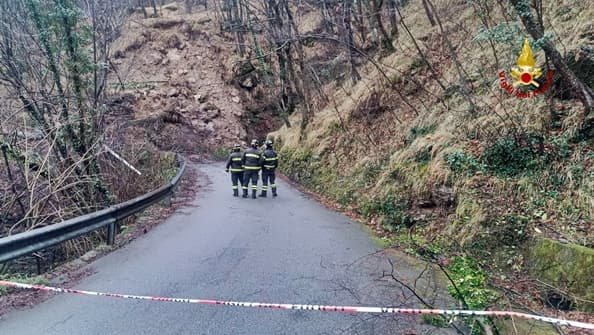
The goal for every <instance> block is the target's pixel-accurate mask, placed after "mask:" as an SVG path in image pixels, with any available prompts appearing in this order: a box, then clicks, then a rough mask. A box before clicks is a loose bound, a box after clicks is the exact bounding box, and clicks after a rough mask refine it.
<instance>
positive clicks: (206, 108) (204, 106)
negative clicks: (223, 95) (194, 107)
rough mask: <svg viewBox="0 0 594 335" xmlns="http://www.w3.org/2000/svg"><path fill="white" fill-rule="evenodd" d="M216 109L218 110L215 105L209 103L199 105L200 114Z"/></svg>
mask: <svg viewBox="0 0 594 335" xmlns="http://www.w3.org/2000/svg"><path fill="white" fill-rule="evenodd" d="M218 109H219V108H218V107H217V106H216V105H215V104H213V103H210V102H207V103H203V104H202V105H200V111H202V112H208V111H210V110H218Z"/></svg>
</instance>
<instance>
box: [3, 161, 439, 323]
mask: <svg viewBox="0 0 594 335" xmlns="http://www.w3.org/2000/svg"><path fill="white" fill-rule="evenodd" d="M197 168H199V169H200V170H202V171H203V172H204V173H206V174H207V175H208V177H209V179H210V181H211V184H210V185H209V186H208V187H207V188H206V189H202V190H201V192H200V193H199V195H198V197H197V198H196V200H195V201H194V203H193V204H194V205H195V206H191V207H188V208H184V209H182V210H181V212H180V213H177V214H175V215H174V216H172V217H170V218H169V219H168V220H167V221H166V222H164V223H162V224H161V225H159V226H158V227H156V228H155V229H153V230H151V231H150V232H149V233H147V234H146V235H144V236H142V237H140V238H138V239H137V240H135V241H134V242H132V243H130V244H129V245H127V246H125V247H123V248H121V249H119V250H116V251H114V252H112V253H111V254H109V255H107V256H104V257H102V258H100V259H98V260H97V261H95V262H93V263H92V264H90V265H89V267H91V268H92V270H93V272H94V273H93V274H92V275H90V276H88V277H86V278H85V279H83V280H82V281H81V282H80V283H79V284H78V285H77V286H76V288H79V289H84V290H93V291H105V292H115V293H127V294H137V295H151V296H167V297H179V298H200V299H220V300H233V301H253V302H267V303H294V304H323V305H356V306H360V305H364V306H395V307H398V306H408V307H414V306H415V305H412V303H411V302H410V301H404V300H403V298H402V296H403V291H402V290H400V288H399V287H398V286H396V285H395V284H394V283H393V281H391V280H388V279H382V271H384V270H385V271H388V272H389V271H390V269H391V267H390V266H389V264H388V263H387V262H386V261H385V259H384V258H383V257H379V256H378V255H377V254H376V255H372V254H374V253H375V252H376V251H377V250H378V249H379V247H378V246H377V245H375V244H374V242H373V241H372V239H371V238H370V236H369V235H368V234H367V233H366V232H365V231H364V230H363V228H362V227H361V226H360V225H359V224H357V223H354V222H352V221H351V220H349V219H348V218H346V217H345V216H343V215H340V214H337V213H335V212H332V211H329V210H327V209H326V208H324V207H323V206H322V205H320V204H318V203H317V202H315V201H313V200H311V199H308V198H307V197H306V196H305V195H304V194H302V193H300V192H299V191H297V190H295V189H291V188H290V187H289V186H288V185H287V184H285V183H283V182H278V184H279V186H278V189H279V197H277V198H270V197H269V198H266V199H263V198H258V199H257V200H253V199H242V198H234V197H232V196H231V194H232V191H231V185H230V180H229V177H228V176H227V175H226V174H225V173H224V172H223V168H224V167H223V166H222V165H221V164H210V165H198V166H197ZM369 255H372V256H369ZM399 270H400V271H405V270H406V269H399ZM445 333H446V330H444V329H435V328H432V327H430V326H427V325H425V324H423V322H422V321H421V318H420V317H419V316H385V315H383V316H382V315H380V316H378V315H372V314H344V313H336V312H320V311H296V310H270V309H256V308H244V307H229V306H205V305H194V304H178V303H165V302H152V301H139V300H126V299H116V298H108V297H94V296H81V295H66V294H61V295H55V296H53V297H52V298H50V299H48V300H47V301H45V302H43V303H41V304H39V305H37V306H35V307H34V308H31V309H27V310H22V311H16V312H12V313H9V314H7V315H5V316H4V317H3V318H2V320H1V321H0V334H2V335H9V334H10V335H20V334H23V335H25V334H26V335H33V334H43V335H51V334H101V335H104V334H146V335H152V334H155V335H164V334H405V335H406V334H445ZM447 333H451V332H450V331H447Z"/></svg>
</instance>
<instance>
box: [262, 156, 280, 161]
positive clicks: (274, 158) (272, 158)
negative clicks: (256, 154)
mask: <svg viewBox="0 0 594 335" xmlns="http://www.w3.org/2000/svg"><path fill="white" fill-rule="evenodd" d="M264 160H266V161H275V160H278V157H266V158H264Z"/></svg>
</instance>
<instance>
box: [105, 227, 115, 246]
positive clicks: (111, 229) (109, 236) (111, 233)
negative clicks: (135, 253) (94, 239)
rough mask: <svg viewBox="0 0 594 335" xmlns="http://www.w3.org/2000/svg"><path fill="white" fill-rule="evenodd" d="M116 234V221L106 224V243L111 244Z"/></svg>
mask: <svg viewBox="0 0 594 335" xmlns="http://www.w3.org/2000/svg"><path fill="white" fill-rule="evenodd" d="M115 236H116V222H112V223H110V224H108V225H107V245H113V244H114V243H115Z"/></svg>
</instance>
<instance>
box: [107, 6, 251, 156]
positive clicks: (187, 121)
mask: <svg viewBox="0 0 594 335" xmlns="http://www.w3.org/2000/svg"><path fill="white" fill-rule="evenodd" d="M161 14H162V16H161V17H157V18H148V19H142V18H141V15H140V14H135V16H133V17H132V18H131V19H130V20H129V21H128V24H127V25H126V26H125V27H124V30H123V32H122V36H121V37H120V38H119V39H118V41H116V43H115V46H114V53H113V54H114V57H113V58H114V60H113V65H114V69H115V70H116V71H114V73H112V77H111V83H112V88H113V90H114V91H116V92H123V93H124V94H128V96H130V98H131V99H132V101H133V102H132V106H131V107H132V108H133V111H134V116H133V124H134V125H138V126H140V127H142V128H145V129H148V130H150V131H149V133H150V135H149V137H150V140H151V141H152V142H153V143H155V144H156V145H157V146H159V147H160V148H162V149H165V150H184V151H189V152H208V153H212V152H215V151H217V150H220V149H221V148H229V147H231V146H232V145H233V143H236V142H238V141H242V140H245V136H246V131H245V127H244V126H242V125H241V122H240V121H241V117H242V114H243V107H242V103H241V102H242V98H241V97H240V96H239V95H240V92H239V91H238V90H237V89H236V88H235V87H234V86H232V85H230V84H227V81H226V80H224V74H225V73H226V72H227V71H230V70H227V68H226V64H225V62H227V61H228V60H232V58H233V56H232V55H233V45H232V44H230V43H228V42H227V41H225V40H223V39H222V38H221V37H220V36H219V35H218V34H217V33H216V30H215V27H216V25H215V24H214V21H213V12H209V11H196V12H195V13H194V14H185V12H184V11H183V9H182V8H178V7H177V5H175V4H170V5H166V6H164V7H162V10H161Z"/></svg>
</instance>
